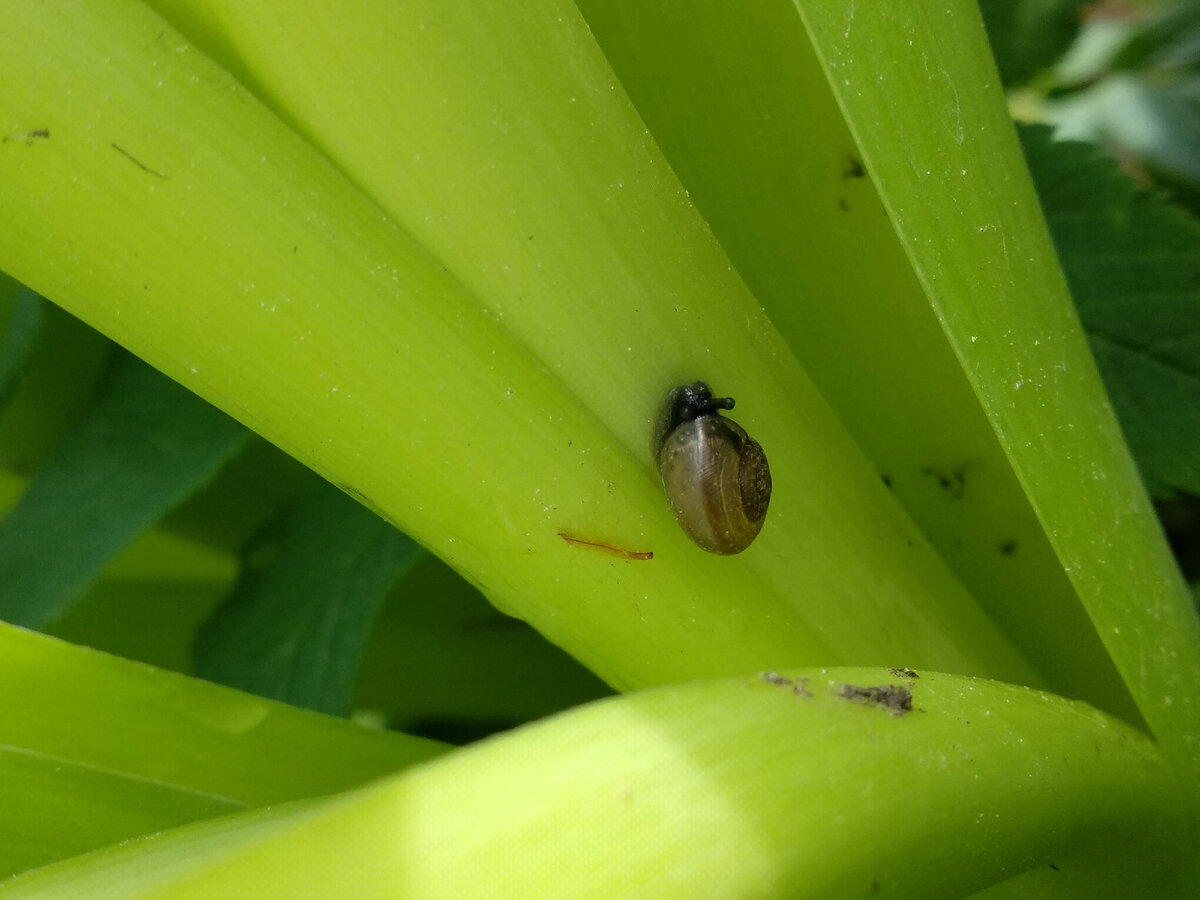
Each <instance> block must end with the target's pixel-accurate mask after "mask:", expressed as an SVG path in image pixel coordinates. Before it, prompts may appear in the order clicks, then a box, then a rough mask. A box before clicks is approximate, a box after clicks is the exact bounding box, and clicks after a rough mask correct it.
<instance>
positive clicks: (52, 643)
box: [0, 623, 446, 874]
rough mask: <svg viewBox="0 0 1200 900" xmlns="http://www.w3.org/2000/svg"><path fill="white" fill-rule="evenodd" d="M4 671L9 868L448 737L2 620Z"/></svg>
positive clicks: (2, 766)
mask: <svg viewBox="0 0 1200 900" xmlns="http://www.w3.org/2000/svg"><path fill="white" fill-rule="evenodd" d="M0 683H3V684H4V685H6V688H5V692H6V693H5V702H4V714H3V715H2V716H0V747H2V748H4V751H3V752H0V832H3V833H4V835H5V836H11V840H10V839H7V837H3V838H0V873H3V874H9V873H13V872H17V871H20V870H21V869H23V868H26V867H27V866H30V865H38V864H41V863H45V862H48V861H50V860H52V859H58V858H62V857H64V856H70V855H74V854H76V853H80V852H82V851H84V850H91V849H94V848H96V847H98V846H102V845H105V844H108V843H111V842H114V841H118V840H124V839H126V838H130V837H134V836H136V835H139V834H145V833H148V832H153V831H158V830H160V829H162V828H168V827H171V826H173V825H176V824H179V823H180V822H184V821H191V820H193V819H196V818H205V817H208V816H212V815H216V814H218V813H222V812H226V811H229V810H231V809H236V808H240V807H246V806H260V805H263V804H273V803H280V802H284V801H288V800H294V799H297V798H300V797H311V796H316V795H319V794H327V793H330V792H333V791H340V790H345V789H347V788H349V787H353V786H355V785H359V784H362V783H363V782H365V781H367V780H369V779H372V778H378V777H379V776H381V775H384V774H387V773H389V772H394V771H396V770H398V769H400V768H402V767H404V766H406V765H409V764H411V763H413V762H416V761H419V760H424V759H428V758H430V757H432V756H434V755H437V754H438V753H441V752H443V751H444V750H445V749H446V748H445V747H444V746H443V745H440V744H437V743H435V742H432V741H427V740H422V739H419V738H412V737H408V736H405V735H400V734H396V733H394V732H384V731H380V730H377V729H368V728H363V727H361V726H358V725H353V724H351V723H349V722H346V721H344V720H341V719H335V718H330V717H327V716H319V715H317V714H315V713H311V712H307V711H304V710H299V709H295V708H293V707H289V706H284V705H283V704H279V703H274V702H272V701H270V700H265V699H262V698H260V697H253V696H250V695H248V694H243V693H241V692H239V691H234V690H230V689H229V688H225V687H220V686H218V685H214V684H209V683H207V682H203V681H200V680H198V679H194V678H187V677H184V676H182V675H176V674H173V673H169V672H164V671H161V670H158V669H154V668H151V667H150V666H146V665H142V664H139V663H132V662H129V661H127V660H123V659H119V658H117V657H113V656H109V655H107V654H104V653H100V652H97V651H95V650H89V649H86V648H83V647H78V646H75V645H72V644H67V643H64V642H62V641H59V640H55V639H54V638H50V637H46V636H44V635H40V634H36V633H34V632H31V631H26V630H24V629H21V628H16V627H13V626H10V625H4V624H2V623H0Z"/></svg>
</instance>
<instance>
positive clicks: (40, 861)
mask: <svg viewBox="0 0 1200 900" xmlns="http://www.w3.org/2000/svg"><path fill="white" fill-rule="evenodd" d="M245 806H246V804H245V803H240V802H238V801H235V800H231V799H229V798H228V797H222V796H219V795H215V794H206V793H201V792H197V791H191V790H187V789H185V788H180V787H177V786H175V785H172V784H166V783H162V782H158V781H152V780H149V779H146V778H142V777H137V776H130V775H127V774H125V773H121V772H113V771H110V770H105V769H98V768H95V767H93V766H90V765H86V764H82V763H77V762H74V761H72V760H68V759H63V758H61V757H55V756H47V755H44V754H40V753H34V752H30V751H26V750H18V749H14V748H11V747H5V748H3V749H0V809H2V810H3V813H0V873H3V874H4V875H5V876H7V875H12V874H15V873H17V872H23V871H25V870H27V869H32V868H35V867H37V866H44V865H46V864H48V863H52V862H56V861H58V860H60V859H66V858H68V857H71V856H76V855H78V854H80V853H86V852H87V851H89V850H94V849H95V848H97V847H104V846H107V845H109V844H115V843H118V842H119V841H124V840H128V839H130V838H135V837H140V836H142V835H145V834H153V833H154V832H156V831H162V830H163V829H165V828H175V827H177V826H179V825H184V824H187V823H188V822H195V821H198V820H200V819H211V818H213V817H214V816H219V815H222V814H224V813H229V812H235V811H237V810H241V809H244V808H245Z"/></svg>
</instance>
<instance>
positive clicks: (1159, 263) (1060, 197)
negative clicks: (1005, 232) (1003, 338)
mask: <svg viewBox="0 0 1200 900" xmlns="http://www.w3.org/2000/svg"><path fill="white" fill-rule="evenodd" d="M1020 133H1021V136H1022V140H1023V142H1024V146H1025V152H1026V156H1027V158H1028V159H1029V167H1030V171H1031V172H1032V173H1033V176H1034V179H1035V181H1036V183H1037V188H1038V196H1039V197H1040V198H1041V201H1042V208H1043V209H1044V210H1045V213H1046V221H1047V223H1048V224H1049V225H1050V229H1051V234H1052V235H1053V237H1054V244H1055V247H1056V248H1057V250H1058V255H1059V258H1060V259H1061V260H1062V264H1063V271H1064V272H1065V273H1066V276H1067V281H1068V282H1069V283H1070V285H1071V291H1072V293H1073V294H1074V295H1075V301H1076V304H1077V305H1078V308H1079V315H1080V318H1081V319H1082V320H1083V325H1084V328H1085V329H1086V330H1087V333H1088V337H1089V339H1090V341H1091V344H1092V350H1093V352H1094V353H1095V354H1096V360H1097V362H1098V363H1099V365H1100V371H1101V374H1102V375H1103V376H1104V383H1105V386H1106V387H1107V388H1108V392H1109V396H1110V397H1111V398H1112V402H1113V406H1114V407H1115V408H1116V411H1117V415H1118V417H1119V418H1120V420H1121V425H1122V428H1123V429H1124V431H1125V437H1126V438H1127V439H1128V441H1129V443H1130V446H1131V447H1132V448H1133V451H1134V454H1135V456H1136V458H1137V460H1138V464H1139V466H1140V468H1141V471H1142V477H1143V478H1145V480H1146V483H1147V485H1148V486H1149V487H1150V489H1151V491H1152V492H1153V493H1155V494H1158V495H1165V494H1170V493H1171V492H1173V491H1177V490H1182V491H1188V492H1190V493H1194V494H1200V225H1197V223H1196V222H1195V220H1194V219H1191V218H1189V217H1188V216H1187V215H1186V214H1184V213H1183V212H1182V211H1181V210H1180V209H1179V208H1178V207H1175V206H1173V205H1172V204H1170V203H1168V202H1167V201H1166V200H1165V199H1164V198H1162V197H1160V196H1158V195H1156V194H1152V193H1148V192H1146V191H1143V190H1139V189H1138V188H1137V186H1136V185H1135V184H1134V183H1133V182H1132V181H1131V180H1130V179H1129V178H1128V177H1126V176H1125V175H1123V174H1122V173H1120V172H1119V171H1118V169H1117V166H1116V164H1115V163H1114V162H1112V161H1111V160H1110V159H1109V158H1108V157H1107V156H1105V155H1104V154H1103V153H1101V152H1100V151H1099V150H1097V149H1096V148H1095V147H1093V146H1091V145H1089V144H1083V143H1078V142H1068V141H1062V142H1055V141H1053V140H1052V139H1051V132H1050V129H1048V128H1044V127H1031V128H1022V129H1021V132H1020Z"/></svg>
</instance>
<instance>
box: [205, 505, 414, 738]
mask: <svg viewBox="0 0 1200 900" xmlns="http://www.w3.org/2000/svg"><path fill="white" fill-rule="evenodd" d="M248 555H249V560H248V565H249V566H250V569H249V570H248V571H244V572H243V576H242V580H241V582H240V583H239V584H238V586H237V587H236V588H235V589H234V591H233V594H232V595H231V596H230V597H229V599H228V600H227V601H226V603H225V604H224V605H223V606H222V607H221V608H220V609H218V610H217V611H216V613H215V614H214V615H213V617H212V618H211V619H209V621H208V622H207V623H206V624H205V625H204V627H203V628H201V630H200V632H199V633H198V634H197V636H196V651H195V652H196V674H197V675H199V676H200V677H202V678H207V679H209V680H210V681H218V682H221V683H222V684H228V685H230V686H232V687H237V688H241V689H242V690H246V691H250V692H251V693H254V694H258V695H260V696H263V697H271V698H272V699H275V700H281V701H283V702H285V703H291V704H293V705H295V706H303V707H307V708H309V709H315V710H317V711H318V712H324V713H329V714H331V715H346V714H348V713H349V712H350V698H351V695H352V693H353V690H354V683H355V679H356V676H357V674H358V668H359V661H360V659H361V657H362V654H363V651H364V648H365V645H366V640H367V631H368V629H369V627H370V625H371V623H372V622H373V621H374V619H375V615H376V612H377V610H378V608H379V605H380V603H381V602H382V601H383V599H384V597H385V596H386V595H387V592H388V589H389V588H390V587H391V586H392V585H393V584H394V583H395V581H396V579H397V578H399V577H400V576H401V575H402V574H403V573H404V572H405V571H407V570H408V569H409V568H411V567H412V566H413V564H414V563H416V562H417V561H419V560H420V559H421V557H422V556H423V555H424V554H423V552H422V551H421V549H420V548H419V547H418V546H417V545H416V544H414V543H413V542H412V541H411V540H410V539H409V538H407V537H406V536H404V535H403V534H401V533H400V532H398V531H396V529H395V528H393V527H392V526H391V525H389V524H388V523H387V522H385V521H383V520H382V519H380V518H379V516H377V515H375V513H373V512H371V511H370V510H368V509H366V508H365V507H363V506H362V505H361V504H359V503H357V502H355V501H354V500H352V499H351V498H349V497H347V496H346V495H345V494H343V493H342V492H340V491H338V490H337V489H336V488H334V487H332V486H331V485H329V484H319V485H316V486H315V487H314V489H313V490H310V491H309V492H308V494H307V495H306V496H305V497H304V498H302V499H301V501H300V503H299V504H298V505H297V506H296V507H295V508H294V509H292V510H290V511H288V512H286V513H285V514H284V515H283V516H282V517H281V518H280V519H279V520H278V521H277V523H276V524H275V525H274V526H273V527H272V528H270V529H269V530H268V532H267V533H266V534H265V535H263V537H262V539H261V540H260V541H258V542H257V543H256V544H255V546H253V547H251V548H250V549H249V551H248Z"/></svg>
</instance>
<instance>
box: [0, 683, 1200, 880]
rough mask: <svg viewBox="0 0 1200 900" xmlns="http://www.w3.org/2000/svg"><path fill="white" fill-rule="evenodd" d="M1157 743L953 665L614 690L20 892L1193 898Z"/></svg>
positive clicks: (1173, 797) (108, 854) (1181, 821)
mask: <svg viewBox="0 0 1200 900" xmlns="http://www.w3.org/2000/svg"><path fill="white" fill-rule="evenodd" d="M1188 842H1189V832H1188V830H1187V826H1186V813H1185V810H1184V804H1183V802H1182V800H1181V798H1180V795H1179V793H1178V790H1177V786H1176V783H1175V782H1174V781H1173V779H1172V777H1171V775H1170V774H1169V771H1168V769H1167V767H1166V766H1165V765H1164V763H1163V760H1162V758H1161V756H1160V752H1159V748H1158V747H1157V746H1156V745H1155V744H1154V743H1153V742H1151V741H1150V740H1148V739H1147V738H1146V737H1145V736H1144V735H1143V734H1141V733H1140V732H1138V731H1136V730H1135V729H1132V728H1130V727H1128V726H1126V725H1124V724H1123V723H1121V722H1118V721H1116V720H1114V719H1111V718H1109V717H1107V716H1104V715H1103V714H1100V713H1098V712H1096V711H1095V710H1094V709H1092V708H1090V707H1088V706H1086V705H1084V704H1081V703H1073V702H1071V701H1067V700H1063V699H1062V698H1059V697H1053V696H1050V695H1046V694H1042V693H1039V692H1037V691H1032V690H1029V689H1026V688H1019V687H1013V686H1011V685H1002V684H997V683H994V682H988V681H982V680H973V679H967V678H961V677H954V676H946V675H938V674H935V673H927V672H920V673H913V672H907V671H901V670H897V671H896V672H889V671H886V670H879V669H834V670H813V669H808V670H799V671H789V672H787V673H784V674H777V673H764V674H763V675H761V676H758V677H743V678H737V679H727V680H721V681H704V682H695V683H692V684H687V685H672V686H669V687H666V688H659V689H655V690H649V691H644V692H641V693H637V694H631V695H627V696H623V697H617V698H614V699H610V700H606V701H601V702H599V703H595V704H590V705H588V706H586V707H580V708H578V709H574V710H571V711H570V712H567V713H564V714H563V715H560V716H556V717H554V718H553V719H550V720H548V721H545V722H541V723H538V724H536V725H533V726H530V727H527V728H522V729H519V730H517V731H515V732H512V733H510V734H507V735H503V736H500V737H497V738H495V739H491V740H488V741H484V742H481V743H480V744H478V745H475V746H473V747H471V748H468V749H464V750H460V751H457V752H455V753H452V754H450V755H448V756H446V757H443V758H442V759H440V760H435V761H433V762H431V763H430V764H427V765H423V766H418V767H415V768H413V769H411V770H409V771H407V772H405V773H402V774H400V775H399V776H397V777H395V778H391V779H387V780H385V781H381V782H377V783H375V784H373V785H369V786H367V787H366V788H364V789H363V790H361V791H355V792H352V793H348V794H345V795H342V796H340V797H336V798H329V799H325V800H320V801H316V802H311V803H301V804H297V805H293V806H288V807H283V808H280V809H276V810H271V811H269V812H253V813H250V814H249V815H239V816H233V817H227V818H225V819H224V820H221V821H218V822H212V823H203V824H200V825H198V826H194V827H190V828H185V829H181V830H178V831H175V832H170V833H166V834H162V835H158V836H155V837H154V838H152V839H149V840H146V841H141V842H137V843H133V844H127V845H125V846H123V847H116V848H112V849H110V850H106V851H102V852H101V853H98V854H93V855H91V856H89V857H84V858H80V859H77V860H70V861H67V862H65V863H63V864H61V865H58V866H54V867H51V868H47V869H43V870H41V871H38V872H32V873H30V874H29V875H27V876H24V877H21V878H17V879H15V880H12V881H9V882H7V883H5V884H2V885H0V897H3V898H5V900H8V898H16V897H23V898H44V897H46V898H48V897H61V896H86V897H88V898H90V900H113V898H130V900H132V898H145V900H148V898H155V900H168V898H169V900H185V898H197V900H198V898H211V897H227V896H237V895H239V894H242V895H244V894H246V893H256V894H258V895H260V896H273V897H297V896H303V897H306V898H314V900H319V898H343V897H347V896H350V897H377V898H409V897H413V898H416V897H419V898H422V900H432V898H440V897H447V898H456V900H457V898H462V897H473V896H481V895H484V896H488V897H495V898H521V900H525V898H531V897H559V896H564V895H569V896H571V897H576V898H597V900H611V898H615V897H621V898H641V897H645V898H655V900H675V898H678V900H684V898H686V900H702V898H712V900H718V898H719V900H733V898H751V897H767V896H770V897H789V898H821V900H824V898H830V897H836V898H858V897H861V898H868V897H873V896H877V895H878V896H893V897H911V898H921V900H939V898H946V900H957V898H961V897H964V896H968V895H971V894H973V893H974V892H976V891H979V890H982V889H984V888H987V887H990V886H993V885H1000V886H1002V889H1006V888H1007V889H1011V890H1012V891H1013V893H1012V894H1006V895H1005V896H1013V895H1016V894H1017V892H1018V891H1024V892H1025V893H1023V894H1021V895H1022V896H1059V897H1071V896H1076V897H1094V896H1121V897H1132V896H1139V897H1151V896H1164V897H1174V896H1183V895H1184V894H1183V892H1184V891H1185V890H1186V888H1187V880H1186V879H1187V878H1188V877H1189V875H1190V874H1191V873H1192V872H1193V871H1194V867H1195V861H1194V859H1193V858H1192V856H1191V854H1190V852H1189V844H1188Z"/></svg>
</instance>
